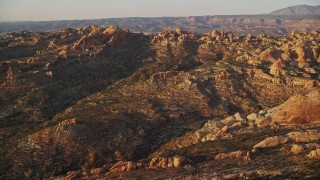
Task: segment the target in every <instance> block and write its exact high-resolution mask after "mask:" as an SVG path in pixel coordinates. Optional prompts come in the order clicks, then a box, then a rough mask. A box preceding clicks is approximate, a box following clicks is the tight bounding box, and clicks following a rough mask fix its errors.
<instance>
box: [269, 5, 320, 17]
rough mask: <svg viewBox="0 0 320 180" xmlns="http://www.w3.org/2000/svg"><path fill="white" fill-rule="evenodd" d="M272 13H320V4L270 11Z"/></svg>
mask: <svg viewBox="0 0 320 180" xmlns="http://www.w3.org/2000/svg"><path fill="white" fill-rule="evenodd" d="M270 15H287V16H293V15H320V6H308V5H299V6H291V7H287V8H283V9H279V10H276V11H273V12H271V13H270Z"/></svg>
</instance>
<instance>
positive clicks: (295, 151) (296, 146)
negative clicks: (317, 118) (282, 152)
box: [291, 143, 320, 154]
mask: <svg viewBox="0 0 320 180" xmlns="http://www.w3.org/2000/svg"><path fill="white" fill-rule="evenodd" d="M313 149H320V144H317V143H308V144H294V145H293V146H292V147H291V153H293V154H300V153H302V152H303V151H306V150H313Z"/></svg>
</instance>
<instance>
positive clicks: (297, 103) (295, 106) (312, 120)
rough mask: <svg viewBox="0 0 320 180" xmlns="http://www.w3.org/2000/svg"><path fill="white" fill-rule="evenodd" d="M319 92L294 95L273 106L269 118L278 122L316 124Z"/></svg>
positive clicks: (319, 99)
mask: <svg viewBox="0 0 320 180" xmlns="http://www.w3.org/2000/svg"><path fill="white" fill-rule="evenodd" d="M319 109H320V92H319V91H313V92H310V93H309V94H308V95H306V96H303V95H296V96H293V97H291V98H290V99H288V100H287V101H286V102H285V103H283V104H281V105H280V106H278V107H276V108H274V111H273V113H272V114H271V119H272V121H274V122H278V123H279V124H318V123H320V113H319V112H320V110H319Z"/></svg>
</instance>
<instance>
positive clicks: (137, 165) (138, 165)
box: [110, 161, 146, 173]
mask: <svg viewBox="0 0 320 180" xmlns="http://www.w3.org/2000/svg"><path fill="white" fill-rule="evenodd" d="M145 167H146V166H145V164H144V163H142V162H132V161H128V162H124V161H120V162H118V163H116V164H115V165H114V166H112V167H111V168H110V172H111V173H118V172H125V171H133V170H137V169H143V168H145Z"/></svg>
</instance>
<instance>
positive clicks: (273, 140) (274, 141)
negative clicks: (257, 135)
mask: <svg viewBox="0 0 320 180" xmlns="http://www.w3.org/2000/svg"><path fill="white" fill-rule="evenodd" d="M289 141H290V139H289V138H288V137H286V136H274V137H268V138H266V139H265V140H263V141H261V142H260V143H258V144H256V145H255V146H254V147H253V148H254V149H260V148H270V147H276V146H279V145H282V144H285V143H287V142H289Z"/></svg>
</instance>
